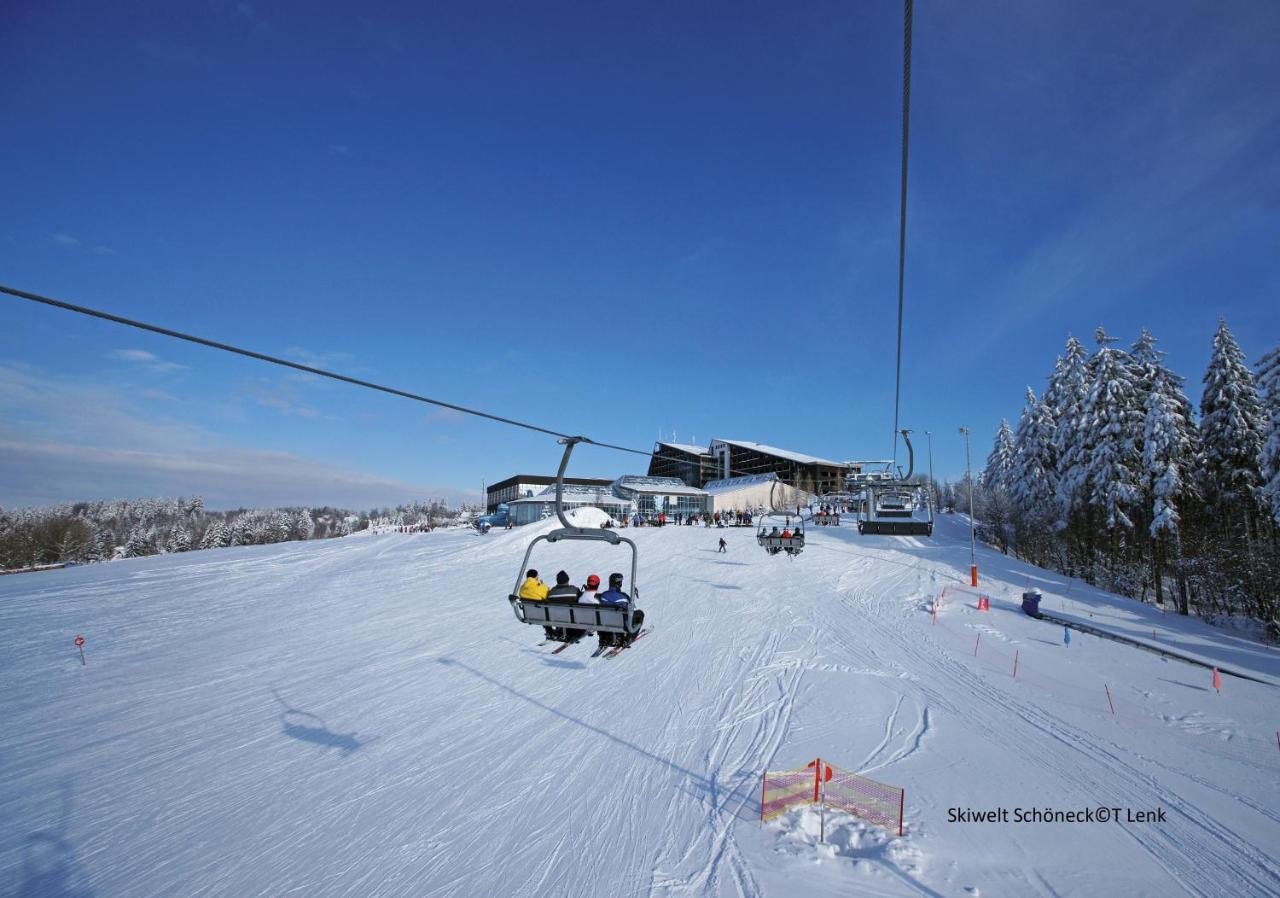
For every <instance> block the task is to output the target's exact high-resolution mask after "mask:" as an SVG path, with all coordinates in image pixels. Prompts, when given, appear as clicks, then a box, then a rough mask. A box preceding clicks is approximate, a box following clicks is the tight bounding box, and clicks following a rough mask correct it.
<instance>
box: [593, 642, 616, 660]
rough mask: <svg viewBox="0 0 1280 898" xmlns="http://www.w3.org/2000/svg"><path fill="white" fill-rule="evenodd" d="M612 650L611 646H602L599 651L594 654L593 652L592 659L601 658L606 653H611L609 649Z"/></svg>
mask: <svg viewBox="0 0 1280 898" xmlns="http://www.w3.org/2000/svg"><path fill="white" fill-rule="evenodd" d="M610 648H611V646H607V645H602V646H600V647H599V648H598V649H596V650H595V651H594V652H592V653H591V657H592V658H599V657H600V656H601V655H603V654H604V653H605V652H607V651H609V649H610Z"/></svg>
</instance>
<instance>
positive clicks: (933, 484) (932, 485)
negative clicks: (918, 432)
mask: <svg viewBox="0 0 1280 898" xmlns="http://www.w3.org/2000/svg"><path fill="white" fill-rule="evenodd" d="M924 435H925V439H926V440H928V442H929V523H930V524H932V523H933V506H934V505H935V504H936V502H935V499H936V498H937V496H936V495H935V493H936V492H937V481H936V480H934V479H933V431H931V430H926V431H925V432H924Z"/></svg>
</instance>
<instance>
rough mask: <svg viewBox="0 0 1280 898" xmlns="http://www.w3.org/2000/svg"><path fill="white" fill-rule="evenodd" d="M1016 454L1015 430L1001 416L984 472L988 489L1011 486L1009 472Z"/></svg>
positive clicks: (984, 480) (984, 479) (1001, 488)
mask: <svg viewBox="0 0 1280 898" xmlns="http://www.w3.org/2000/svg"><path fill="white" fill-rule="evenodd" d="M1014 454H1015V453H1014V446H1013V431H1012V430H1011V429H1010V428H1009V421H1008V419H1006V418H1001V419H1000V427H999V429H998V430H996V438H995V441H994V442H993V444H992V446H991V454H990V455H988V456H987V467H986V469H985V473H984V474H983V483H984V485H985V486H987V488H988V489H1000V490H1005V489H1008V488H1009V472H1010V471H1011V470H1012V469H1013V461H1014Z"/></svg>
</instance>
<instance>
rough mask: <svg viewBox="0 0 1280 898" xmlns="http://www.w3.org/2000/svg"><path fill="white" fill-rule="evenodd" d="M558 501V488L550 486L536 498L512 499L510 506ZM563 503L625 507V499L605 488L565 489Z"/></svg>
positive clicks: (573, 487)
mask: <svg viewBox="0 0 1280 898" xmlns="http://www.w3.org/2000/svg"><path fill="white" fill-rule="evenodd" d="M555 501H556V488H555V487H554V486H549V487H547V488H546V489H545V490H543V491H542V492H540V493H538V494H537V495H536V496H525V497H524V498H522V499H512V500H511V501H510V502H508V503H507V504H508V505H517V504H519V503H526V504H528V503H533V502H537V503H538V504H540V505H545V504H546V503H548V502H555ZM563 501H565V502H601V503H609V504H612V505H625V504H626V500H625V499H619V498H618V497H617V496H615V495H614V494H613V492H612V491H611V490H610V489H609V488H608V487H604V486H568V485H566V486H565V488H564V494H563Z"/></svg>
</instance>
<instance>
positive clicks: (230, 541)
mask: <svg viewBox="0 0 1280 898" xmlns="http://www.w3.org/2000/svg"><path fill="white" fill-rule="evenodd" d="M227 530H228V536H227V545H228V546H251V545H253V536H252V535H251V534H250V532H249V521H248V514H247V513H242V514H238V515H236V517H235V520H233V521H232V522H231V526H230V527H228V528H227Z"/></svg>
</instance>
